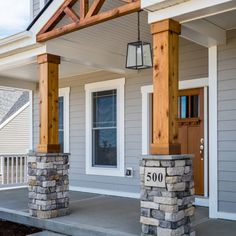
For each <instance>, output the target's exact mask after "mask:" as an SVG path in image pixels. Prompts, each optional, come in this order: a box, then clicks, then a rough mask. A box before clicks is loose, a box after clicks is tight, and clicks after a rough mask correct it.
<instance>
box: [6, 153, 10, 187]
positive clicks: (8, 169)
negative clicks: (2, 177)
mask: <svg viewBox="0 0 236 236" xmlns="http://www.w3.org/2000/svg"><path fill="white" fill-rule="evenodd" d="M6 159H7V184H9V174H10V173H9V172H10V168H9V157H6Z"/></svg>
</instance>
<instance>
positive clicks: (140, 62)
mask: <svg viewBox="0 0 236 236" xmlns="http://www.w3.org/2000/svg"><path fill="white" fill-rule="evenodd" d="M136 50H137V67H140V66H143V45H142V42H137V46H136Z"/></svg>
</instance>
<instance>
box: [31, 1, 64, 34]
mask: <svg viewBox="0 0 236 236" xmlns="http://www.w3.org/2000/svg"><path fill="white" fill-rule="evenodd" d="M63 2H64V0H56V1H53V2H52V3H51V4H50V6H49V7H48V8H47V9H46V10H45V11H44V13H43V14H42V15H41V16H40V17H39V19H38V20H37V21H36V22H35V23H34V25H33V26H32V27H31V29H30V32H32V33H33V34H34V35H36V34H37V33H38V32H39V31H40V30H41V29H42V28H43V26H44V25H45V24H46V23H47V22H48V20H49V19H50V18H51V17H52V16H53V14H54V13H55V12H56V10H57V9H58V8H59V7H60V6H61V5H62V3H63Z"/></svg>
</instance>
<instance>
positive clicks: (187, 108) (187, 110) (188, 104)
mask: <svg viewBox="0 0 236 236" xmlns="http://www.w3.org/2000/svg"><path fill="white" fill-rule="evenodd" d="M178 100H179V101H178V107H179V108H178V117H179V118H180V119H187V118H198V117H199V116H200V102H199V95H181V96H179V97H178Z"/></svg>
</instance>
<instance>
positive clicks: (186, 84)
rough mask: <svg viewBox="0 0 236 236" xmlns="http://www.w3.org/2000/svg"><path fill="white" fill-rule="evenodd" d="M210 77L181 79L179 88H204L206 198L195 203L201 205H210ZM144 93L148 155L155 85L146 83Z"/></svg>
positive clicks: (144, 141) (144, 147)
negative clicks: (151, 96) (151, 106)
mask: <svg viewBox="0 0 236 236" xmlns="http://www.w3.org/2000/svg"><path fill="white" fill-rule="evenodd" d="M208 86H209V79H208V78H199V79H193V80H184V81H179V89H180V90H182V89H193V88H201V87H203V88H204V157H205V158H204V198H205V199H204V198H201V197H200V198H196V201H195V203H196V204H197V205H201V206H208V204H209V203H208V199H206V198H208V197H209V191H208V179H209V175H208V173H209V171H208V159H209V153H208V148H209V147H208V146H209V145H208ZM141 93H142V155H148V154H149V153H150V150H149V146H150V129H149V124H150V112H149V107H150V105H149V102H150V100H149V96H150V94H151V93H153V85H146V86H142V87H141Z"/></svg>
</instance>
